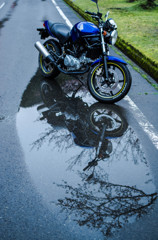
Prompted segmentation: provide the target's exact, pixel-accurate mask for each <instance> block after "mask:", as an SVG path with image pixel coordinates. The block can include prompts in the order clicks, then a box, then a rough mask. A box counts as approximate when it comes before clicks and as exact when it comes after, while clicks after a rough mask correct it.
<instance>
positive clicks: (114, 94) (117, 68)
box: [87, 61, 132, 103]
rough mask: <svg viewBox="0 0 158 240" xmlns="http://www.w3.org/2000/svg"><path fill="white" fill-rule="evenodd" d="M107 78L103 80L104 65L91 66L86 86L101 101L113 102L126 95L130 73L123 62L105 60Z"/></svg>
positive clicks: (130, 80)
mask: <svg viewBox="0 0 158 240" xmlns="http://www.w3.org/2000/svg"><path fill="white" fill-rule="evenodd" d="M107 67H108V80H105V76H104V65H103V63H99V64H96V65H94V66H93V68H92V69H91V71H90V72H89V74H88V82H87V84H88V88H89V91H90V93H91V94H92V96H93V97H94V98H95V99H96V100H98V101H99V102H103V103H114V102H118V101H120V100H121V99H122V98H124V97H125V96H126V94H127V93H128V91H129V89H130V87H131V82H132V78H131V74H130V72H129V70H128V68H127V66H126V65H125V64H122V63H120V62H113V61H110V62H107Z"/></svg>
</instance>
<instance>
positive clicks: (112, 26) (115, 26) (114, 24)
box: [109, 18, 117, 29]
mask: <svg viewBox="0 0 158 240" xmlns="http://www.w3.org/2000/svg"><path fill="white" fill-rule="evenodd" d="M109 23H110V26H111V28H113V29H117V24H116V23H115V21H114V20H113V19H112V18H110V19H109Z"/></svg>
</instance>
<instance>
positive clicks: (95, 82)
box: [35, 0, 132, 103]
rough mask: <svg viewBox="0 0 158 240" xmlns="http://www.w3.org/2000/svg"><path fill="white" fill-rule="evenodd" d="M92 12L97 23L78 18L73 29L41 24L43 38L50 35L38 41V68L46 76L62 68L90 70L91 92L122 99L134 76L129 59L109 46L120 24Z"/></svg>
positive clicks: (110, 99)
mask: <svg viewBox="0 0 158 240" xmlns="http://www.w3.org/2000/svg"><path fill="white" fill-rule="evenodd" d="M93 2H96V4H97V9H98V12H97V13H94V12H89V11H85V12H86V13H87V14H89V15H90V16H91V17H92V18H93V19H95V20H96V21H97V22H98V24H97V25H95V24H94V23H91V22H78V23H76V24H75V25H74V26H73V28H72V29H70V28H69V27H68V26H67V25H66V24H63V23H52V22H50V21H48V20H47V21H44V24H43V25H44V28H38V29H37V30H38V31H39V33H40V36H41V39H45V38H48V37H51V39H49V40H47V41H46V42H45V43H44V44H41V43H40V42H39V41H37V42H36V43H35V47H36V48H37V50H38V51H39V68H40V70H41V72H42V74H43V75H44V76H45V77H47V78H54V77H56V76H58V75H59V73H60V72H62V73H64V74H69V75H76V76H78V78H79V80H80V81H81V83H82V84H83V81H82V80H81V79H80V76H82V74H85V73H88V75H87V85H88V89H89V91H90V93H91V94H92V96H93V97H94V98H95V99H96V100H98V101H99V102H103V103H114V102H117V101H119V100H121V99H122V98H123V97H124V96H125V95H126V94H127V93H128V91H129V89H130V86H131V82H132V78H131V74H130V72H129V70H128V68H127V63H126V62H125V61H123V60H121V59H119V58H117V57H114V56H110V55H109V46H108V45H114V44H115V42H116V40H117V25H116V23H115V21H114V20H113V19H112V18H108V15H109V12H107V14H106V16H105V17H106V20H105V21H103V20H102V14H101V13H100V12H99V8H98V3H97V0H93Z"/></svg>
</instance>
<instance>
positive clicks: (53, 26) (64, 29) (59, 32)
mask: <svg viewBox="0 0 158 240" xmlns="http://www.w3.org/2000/svg"><path fill="white" fill-rule="evenodd" d="M48 25H49V30H50V32H51V33H52V34H53V35H54V36H55V37H56V38H57V39H58V40H59V41H60V42H61V43H62V44H64V43H65V42H66V41H67V40H68V39H69V37H70V28H69V27H68V26H67V25H66V24H64V23H51V22H49V21H48Z"/></svg>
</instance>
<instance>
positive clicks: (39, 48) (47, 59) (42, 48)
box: [35, 41, 55, 64]
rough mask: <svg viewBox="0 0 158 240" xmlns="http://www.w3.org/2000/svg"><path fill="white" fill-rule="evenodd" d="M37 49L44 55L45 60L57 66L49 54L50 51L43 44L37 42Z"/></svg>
mask: <svg viewBox="0 0 158 240" xmlns="http://www.w3.org/2000/svg"><path fill="white" fill-rule="evenodd" d="M35 48H36V49H37V50H38V51H39V52H40V53H41V54H42V55H43V57H44V58H45V60H46V61H48V62H52V63H53V64H55V61H54V59H53V57H52V55H51V54H50V53H49V52H48V50H47V49H46V48H45V47H44V46H43V44H42V43H40V42H39V41H37V42H36V43H35Z"/></svg>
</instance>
